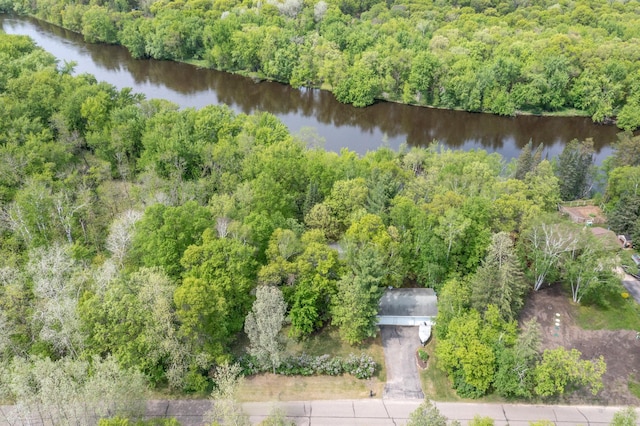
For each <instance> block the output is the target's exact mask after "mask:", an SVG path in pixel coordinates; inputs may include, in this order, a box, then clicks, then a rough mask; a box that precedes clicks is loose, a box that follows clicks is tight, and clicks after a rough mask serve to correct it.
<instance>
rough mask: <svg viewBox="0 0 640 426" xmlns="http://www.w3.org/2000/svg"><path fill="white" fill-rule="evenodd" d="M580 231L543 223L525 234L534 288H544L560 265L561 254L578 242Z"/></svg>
mask: <svg viewBox="0 0 640 426" xmlns="http://www.w3.org/2000/svg"><path fill="white" fill-rule="evenodd" d="M578 238H579V233H578V232H576V231H575V229H571V227H569V226H565V225H561V224H547V223H541V224H539V225H535V226H533V227H532V228H531V229H530V230H529V231H528V232H527V234H526V236H525V241H526V243H525V250H526V252H527V255H528V257H529V261H530V267H529V270H528V271H529V274H531V276H532V278H533V283H534V284H533V290H534V291H538V290H540V288H542V285H543V284H544V283H545V280H546V279H547V277H548V276H549V275H550V274H552V273H553V272H554V271H555V269H556V268H557V266H558V261H559V260H560V255H561V254H562V253H564V252H566V251H567V250H570V249H571V248H572V247H575V245H576V244H577V242H578Z"/></svg>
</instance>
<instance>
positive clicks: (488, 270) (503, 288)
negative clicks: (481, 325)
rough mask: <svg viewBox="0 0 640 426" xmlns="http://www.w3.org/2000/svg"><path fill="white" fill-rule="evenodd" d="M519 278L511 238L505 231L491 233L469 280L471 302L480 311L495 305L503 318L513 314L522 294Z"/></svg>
mask: <svg viewBox="0 0 640 426" xmlns="http://www.w3.org/2000/svg"><path fill="white" fill-rule="evenodd" d="M523 278H524V277H523V273H522V271H521V269H520V266H519V264H518V258H517V256H516V252H515V250H514V248H513V242H512V241H511V238H510V237H509V235H508V234H507V233H506V232H500V233H498V234H494V235H493V237H492V239H491V244H490V245H489V248H488V249H487V255H486V257H485V259H484V262H483V263H482V266H480V268H478V271H477V272H476V274H475V276H474V277H473V278H472V281H471V286H472V289H473V290H472V295H471V300H472V304H471V306H472V307H473V308H475V309H476V310H478V311H480V312H482V311H484V310H485V309H486V308H487V306H489V305H495V306H496V307H497V308H498V309H499V310H500V314H501V315H502V316H503V317H504V318H505V319H507V320H512V319H514V318H516V317H517V315H518V312H519V310H520V308H522V306H523V305H524V298H525V295H526V291H525V290H526V287H527V284H526V282H525V281H524V279H523Z"/></svg>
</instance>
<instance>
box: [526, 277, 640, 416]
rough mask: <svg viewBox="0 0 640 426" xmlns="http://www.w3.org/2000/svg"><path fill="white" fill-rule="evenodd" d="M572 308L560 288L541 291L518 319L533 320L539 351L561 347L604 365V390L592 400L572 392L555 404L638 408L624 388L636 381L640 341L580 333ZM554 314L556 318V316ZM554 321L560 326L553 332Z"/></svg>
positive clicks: (629, 335) (624, 335)
mask: <svg viewBox="0 0 640 426" xmlns="http://www.w3.org/2000/svg"><path fill="white" fill-rule="evenodd" d="M575 310H576V307H575V305H574V304H573V303H572V301H571V299H570V298H569V297H568V296H567V295H566V294H564V293H563V292H562V289H561V288H560V286H552V287H545V288H542V289H540V290H539V291H537V292H534V293H533V294H532V295H531V296H530V297H529V298H528V300H527V303H526V305H525V307H524V309H523V311H522V315H521V317H520V319H521V321H522V322H524V321H527V320H529V319H531V318H533V317H535V318H536V320H537V321H538V323H539V324H540V327H541V329H542V349H543V350H544V349H554V348H557V347H559V346H563V347H565V348H567V349H573V348H575V349H577V350H579V351H580V352H582V357H583V359H594V358H597V357H599V356H600V355H602V356H603V357H604V359H605V362H606V363H607V372H606V373H605V374H604V376H603V383H604V388H603V389H602V390H601V391H600V393H598V395H596V396H593V395H591V393H589V392H586V391H585V392H582V391H581V392H575V393H573V394H571V395H567V396H565V397H563V398H562V399H561V400H559V401H558V402H562V403H569V404H597V405H634V406H637V405H640V399H638V398H636V397H635V396H634V395H633V394H632V393H631V392H630V391H629V387H628V384H627V383H628V381H629V378H630V377H632V376H635V377H636V379H640V340H638V339H636V332H635V331H632V330H584V329H582V328H580V327H578V326H577V325H576V323H575V321H574V313H575ZM556 314H560V315H559V316H557V315H556ZM556 318H559V320H560V326H559V327H558V328H556V325H555V321H556Z"/></svg>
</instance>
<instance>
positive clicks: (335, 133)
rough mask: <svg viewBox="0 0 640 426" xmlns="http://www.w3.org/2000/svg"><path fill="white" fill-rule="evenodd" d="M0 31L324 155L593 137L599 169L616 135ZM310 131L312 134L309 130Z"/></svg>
mask: <svg viewBox="0 0 640 426" xmlns="http://www.w3.org/2000/svg"><path fill="white" fill-rule="evenodd" d="M0 28H2V30H3V31H5V32H6V33H9V34H23V35H28V36H30V37H31V38H32V39H33V40H35V42H36V43H37V44H38V45H40V46H41V47H43V48H44V49H46V50H47V51H48V52H50V53H52V54H54V55H55V56H56V57H57V58H58V59H59V60H60V62H61V63H62V62H64V61H67V62H71V61H75V62H76V63H77V65H76V67H75V73H76V74H78V73H90V74H93V75H95V76H96V78H97V79H98V80H99V81H106V82H108V83H110V84H112V85H114V86H115V87H117V88H118V89H121V88H124V87H131V88H133V90H134V91H135V92H138V93H143V94H144V95H145V96H146V97H147V98H148V99H151V98H164V99H168V100H171V101H173V102H175V103H176V104H178V105H180V106H181V107H195V108H201V107H203V106H205V105H210V104H226V105H228V106H229V107H231V108H232V109H233V110H234V111H236V112H243V113H247V114H249V113H252V112H255V111H268V112H270V113H272V114H274V115H276V116H277V117H278V118H279V119H280V120H282V122H283V123H284V124H286V125H287V127H289V129H290V130H291V132H292V133H299V134H301V135H302V134H303V135H305V136H304V137H303V139H305V140H316V141H320V142H316V145H317V144H318V143H319V144H321V146H323V147H324V148H325V149H327V150H332V151H339V150H340V149H341V148H343V147H346V148H349V149H350V150H352V151H355V152H358V153H360V154H364V153H366V152H367V151H370V150H375V149H376V148H378V147H380V146H388V147H389V148H392V149H395V150H397V149H398V148H399V147H400V146H401V145H402V144H403V143H405V142H406V143H407V144H408V145H410V146H427V145H428V144H429V143H431V142H432V141H434V140H437V141H439V142H440V143H441V144H442V145H444V146H446V147H449V148H452V149H463V150H470V149H485V150H487V151H489V152H499V153H500V154H502V155H503V156H504V157H505V158H506V159H507V160H509V159H511V158H514V157H517V156H518V153H519V151H520V148H522V147H523V146H524V145H525V144H526V143H527V142H528V141H529V140H532V141H533V142H534V144H538V143H540V142H542V143H544V144H545V146H546V150H545V153H546V154H547V155H548V156H549V157H551V156H555V155H558V154H559V153H560V152H561V151H562V148H563V146H564V145H565V144H566V143H567V142H569V141H570V140H572V139H578V140H583V139H586V138H593V140H594V143H595V148H596V163H598V164H599V163H601V161H602V160H603V159H604V158H605V157H607V156H608V155H610V154H611V151H612V150H611V143H612V142H614V141H615V140H616V133H617V132H618V131H619V130H618V129H617V128H616V127H615V126H611V125H598V124H594V123H593V122H592V121H591V120H590V119H588V118H584V117H540V116H518V117H499V116H495V115H491V114H478V113H467V112H461V111H449V110H440V109H432V108H423V107H416V106H409V105H401V104H395V103H389V102H379V103H377V104H375V105H372V106H369V107H367V108H354V107H352V106H350V105H344V104H341V103H339V102H338V101H336V100H335V98H334V96H333V95H332V94H331V93H329V92H327V91H324V90H318V89H304V88H303V89H294V88H292V87H290V86H287V85H284V84H279V83H274V82H260V83H256V82H254V81H253V80H252V79H249V78H246V77H242V76H238V75H234V74H229V73H225V72H220V71H214V70H209V69H202V68H197V67H195V66H192V65H188V64H183V63H177V62H170V61H157V60H153V59H147V60H136V59H132V58H131V56H130V55H129V53H128V52H127V50H126V49H125V48H123V47H120V46H110V45H96V44H88V43H85V42H84V41H83V38H82V36H81V35H79V34H76V33H73V32H71V31H67V30H65V29H63V28H60V27H56V26H54V25H50V24H47V23H45V22H41V21H38V20H35V19H29V18H22V17H14V16H6V15H4V16H3V15H0ZM311 129H314V130H311Z"/></svg>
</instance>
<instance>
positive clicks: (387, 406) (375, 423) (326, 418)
mask: <svg viewBox="0 0 640 426" xmlns="http://www.w3.org/2000/svg"><path fill="white" fill-rule="evenodd" d="M420 403H421V401H417V400H390V399H359V400H358V399H356V400H338V401H295V402H280V403H255V402H254V403H246V404H243V408H244V411H245V413H247V414H248V415H249V416H250V419H251V422H252V423H253V424H257V423H259V422H261V421H262V420H264V418H265V417H266V416H268V415H269V413H270V412H271V411H272V410H273V409H274V407H279V408H281V409H282V410H284V412H285V413H286V415H287V416H288V417H289V418H291V419H293V420H295V422H296V424H297V425H308V426H330V425H345V426H351V425H371V426H382V425H384V426H387V425H389V426H391V425H404V424H405V423H406V421H407V419H408V418H409V415H410V414H411V413H412V412H413V411H414V410H415V409H416V408H417V407H418V405H420ZM436 406H437V407H438V409H439V410H440V412H441V413H442V414H443V415H445V416H446V417H448V418H449V419H450V420H453V419H457V420H460V421H461V423H462V424H463V425H465V424H466V423H467V422H468V421H469V420H471V419H473V418H474V417H475V416H476V415H480V416H483V417H491V418H492V419H494V420H495V424H496V426H504V425H509V426H529V423H530V422H533V421H539V420H549V421H551V422H553V423H555V424H556V425H557V426H576V425H585V426H605V425H609V423H610V422H611V419H612V418H613V415H614V413H615V412H616V411H618V410H620V409H621V407H596V406H552V405H523V404H471V403H449V402H438V403H436ZM208 408H209V402H207V401H170V402H169V401H154V402H151V403H150V404H149V414H150V415H154V414H155V415H158V416H161V417H164V416H174V417H176V418H178V420H180V421H181V422H182V424H183V425H185V426H191V425H193V426H196V425H198V426H199V425H202V414H203V413H204V412H206V411H207V410H208ZM637 410H638V413H639V414H640V409H637Z"/></svg>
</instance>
